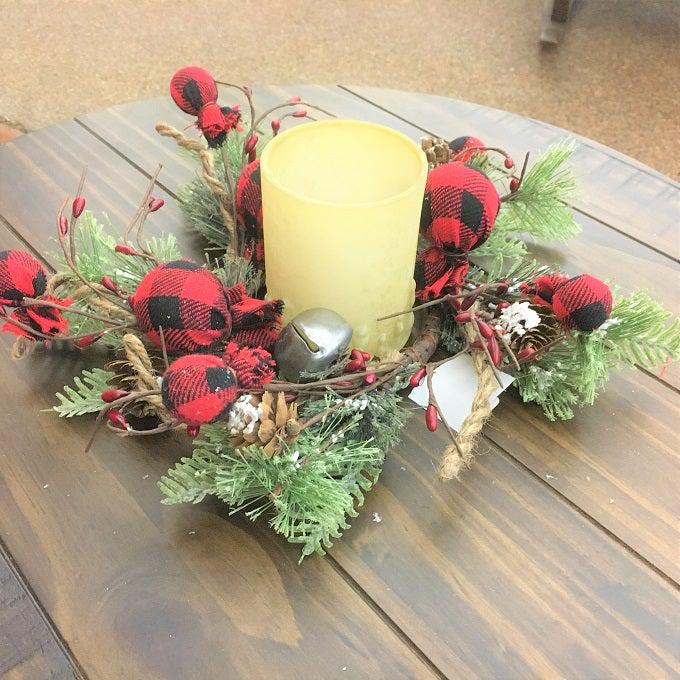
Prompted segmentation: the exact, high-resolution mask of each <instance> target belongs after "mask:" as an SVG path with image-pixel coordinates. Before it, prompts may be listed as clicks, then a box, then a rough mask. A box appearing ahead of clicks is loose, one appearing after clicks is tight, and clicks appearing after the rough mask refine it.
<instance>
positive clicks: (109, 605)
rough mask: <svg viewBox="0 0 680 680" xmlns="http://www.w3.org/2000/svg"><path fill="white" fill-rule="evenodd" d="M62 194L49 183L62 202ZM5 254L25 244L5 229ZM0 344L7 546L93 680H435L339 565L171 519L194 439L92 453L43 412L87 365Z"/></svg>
mask: <svg viewBox="0 0 680 680" xmlns="http://www.w3.org/2000/svg"><path fill="white" fill-rule="evenodd" d="M78 129H81V128H78ZM83 132H84V131H83ZM84 134H86V135H87V136H88V137H91V136H90V135H89V133H85V132H84ZM101 146H102V149H101V150H100V153H99V154H98V155H97V157H96V158H95V157H94V154H93V158H92V164H93V166H95V167H93V168H92V170H94V171H95V172H94V176H95V177H97V176H98V169H97V168H96V166H97V164H98V163H100V162H101V163H102V164H103V166H104V167H111V166H110V165H108V164H109V163H114V160H113V159H111V158H107V154H109V153H112V152H110V151H109V150H108V149H106V147H104V145H101ZM0 151H2V152H4V149H2V150H0ZM12 156H14V154H12ZM0 167H1V168H3V169H4V170H6V169H7V167H8V166H7V165H3V163H2V159H1V154H0ZM125 167H126V168H129V167H130V166H129V165H127V164H125ZM33 172H36V173H37V174H41V172H42V171H41V170H39V169H38V168H33ZM133 172H136V171H133ZM112 177H116V178H119V175H118V174H115V175H112ZM139 178H140V180H142V177H141V175H139ZM25 179H26V180H27V181H30V180H29V179H28V178H27V177H25ZM70 179H71V178H70V177H64V178H63V182H64V184H65V183H67V182H69V181H70ZM34 181H35V180H34ZM57 181H60V180H57ZM114 181H116V180H114ZM91 186H96V185H91ZM101 188H102V189H103V188H104V187H101ZM63 191H65V187H64V186H63V185H59V184H55V185H54V186H53V193H54V195H55V197H58V196H59V195H61V193H63ZM95 193H96V195H97V197H98V198H97V200H98V201H101V202H100V203H98V205H99V207H100V209H107V208H109V207H110V208H112V207H113V206H109V205H108V204H107V200H108V199H107V198H106V197H107V196H109V195H110V194H109V193H108V192H106V191H103V192H102V193H101V194H100V193H99V191H96V192H95ZM100 196H101V198H100ZM50 200H51V199H50ZM19 204H20V202H19V203H17V205H19ZM4 205H5V203H3V202H0V206H4ZM35 208H36V206H34V210H35V212H36V213H38V214H40V213H41V211H40V209H37V210H36V209H35ZM44 208H45V210H46V211H49V206H48V205H45V206H44ZM1 209H2V208H1V207H0V210H1ZM12 214H13V215H14V216H16V217H21V219H19V221H18V222H19V224H20V225H22V226H24V225H27V224H30V223H31V219H30V214H27V215H24V214H23V213H21V212H20V213H12ZM24 218H25V220H26V221H25V222H24V221H23V220H24ZM36 232H37V233H36V235H35V236H31V241H32V242H33V244H34V245H35V246H36V249H37V250H38V251H39V252H42V251H45V250H46V249H47V248H46V243H47V237H46V236H45V235H44V233H45V232H43V231H41V230H36ZM0 244H2V247H15V246H18V245H19V244H18V243H17V240H16V238H15V237H14V236H13V235H12V234H11V233H10V232H9V231H7V229H6V225H4V223H2V222H0ZM2 344H3V348H2V349H3V351H2V352H1V353H0V370H1V371H2V374H3V394H6V395H12V404H13V406H12V407H9V408H8V407H5V408H4V409H1V410H0V431H2V432H3V433H7V436H4V442H3V444H4V445H3V448H2V452H1V453H0V458H1V460H2V466H1V468H0V507H2V509H3V510H2V513H0V535H1V536H2V537H3V539H4V540H5V541H6V544H7V546H8V548H9V549H10V551H11V554H12V555H13V557H14V559H15V560H16V561H17V562H18V564H19V565H20V566H21V568H22V570H23V571H24V573H25V574H26V576H27V578H28V580H29V582H30V583H31V586H32V587H33V589H34V591H35V592H36V594H37V596H38V598H39V600H40V602H41V603H42V605H43V607H44V608H45V610H46V611H47V612H48V613H49V615H50V616H51V617H52V619H53V620H54V622H55V624H56V625H57V626H58V628H59V631H60V633H61V635H62V636H63V638H64V639H65V640H66V642H67V643H68V644H69V646H70V648H71V649H72V650H73V653H74V654H75V656H76V658H77V659H78V660H79V662H80V663H81V665H82V666H83V668H84V669H85V672H86V673H87V676H88V677H89V678H105V679H109V678H110V679H111V680H114V679H115V680H119V679H120V678H145V679H146V678H159V679H162V680H169V679H171V678H177V679H178V680H191V679H193V678H201V680H204V679H207V678H220V679H222V678H224V677H230V678H248V679H250V678H272V677H276V678H300V677H328V678H342V677H347V676H346V670H351V671H352V673H354V675H355V677H366V678H368V677H384V678H393V677H402V678H411V677H417V678H428V677H432V676H433V674H434V675H435V676H436V674H435V673H434V672H433V670H432V669H431V667H430V665H429V664H427V663H424V662H423V661H421V660H420V657H419V654H418V652H417V650H416V651H414V650H413V649H412V647H411V646H409V645H408V644H405V643H404V642H403V641H402V639H401V637H400V634H399V632H398V631H397V632H395V631H394V630H393V629H392V627H391V626H390V624H389V622H385V621H384V620H383V619H382V618H380V613H379V612H376V611H374V610H373V609H372V608H371V606H370V604H369V603H366V602H365V601H364V600H362V598H361V597H360V595H359V594H357V593H356V592H355V590H353V587H352V585H351V584H348V583H347V582H346V581H345V580H344V579H343V577H342V576H341V575H339V574H338V573H337V572H336V571H335V570H334V569H333V568H332V566H331V565H330V564H329V563H327V562H325V561H323V560H308V561H307V562H306V563H305V564H304V565H303V566H302V567H298V566H297V558H298V551H297V548H296V547H294V546H291V545H288V544H286V543H285V542H283V541H281V540H279V539H278V538H277V537H275V536H274V535H273V534H272V532H271V531H270V530H268V529H267V528H266V526H262V525H261V526H253V525H252V524H251V523H250V522H248V521H246V520H244V519H243V518H239V519H237V520H232V519H230V518H229V517H228V509H227V508H226V506H224V505H222V504H213V505H212V506H211V505H210V504H207V503H206V504H203V505H201V506H198V507H195V508H194V507H191V508H173V509H168V508H165V507H164V506H162V505H161V504H160V493H159V491H158V489H157V488H156V484H155V482H156V480H157V479H158V478H159V477H160V476H161V475H162V474H163V473H164V472H165V471H166V470H167V469H168V467H170V466H171V465H173V464H174V462H175V461H176V460H178V459H179V458H180V457H181V456H182V455H187V454H189V452H190V447H189V444H188V442H187V440H186V439H185V438H178V439H176V440H174V439H169V438H168V439H165V440H163V439H161V440H158V439H157V440H155V441H154V442H149V441H145V442H132V441H125V442H121V441H120V440H119V439H117V438H116V437H107V436H104V437H100V438H99V439H98V441H97V443H96V445H95V446H94V448H93V450H92V451H91V453H90V454H87V455H85V454H84V453H83V448H84V445H85V442H86V441H87V438H88V437H89V432H90V428H91V425H92V419H87V418H84V419H81V420H79V421H77V422H76V421H60V420H59V419H58V418H57V417H56V415H55V414H51V413H44V412H42V411H44V409H49V407H50V406H51V405H52V404H53V403H54V397H53V395H54V392H55V391H57V390H59V389H61V387H62V386H63V385H64V384H65V383H68V382H70V381H71V380H72V377H73V375H76V374H77V373H78V372H79V371H80V370H81V368H82V367H83V364H82V357H81V354H80V353H77V352H74V353H70V354H69V353H66V354H63V353H58V352H47V351H40V350H39V351H37V352H36V353H35V354H34V355H33V356H32V357H31V358H30V359H29V360H27V361H23V362H12V360H11V359H10V357H9V351H8V350H9V344H10V340H9V338H8V337H7V336H4V337H3V338H2ZM19 405H20V406H19ZM10 431H11V433H10ZM27 632H30V631H27ZM28 644H33V645H36V644H40V640H39V638H38V637H37V636H34V637H33V639H32V640H31V639H29V640H28V641H27V645H28ZM47 661H49V660H47ZM343 669H345V670H343ZM24 670H25V672H26V673H30V672H31V668H30V667H29V666H26V667H25V669H24ZM24 670H22V671H21V672H24ZM48 671H49V672H55V673H56V672H58V671H59V669H58V667H57V666H55V665H52V666H51V667H50V668H47V667H46V669H45V676H44V677H46V678H47V677H51V676H50V675H48V674H47V673H48ZM13 672H15V673H18V672H19V670H16V671H13ZM317 674H318V675H317ZM14 677H16V678H20V677H23V676H21V675H18V676H17V675H15V676H14ZM26 677H28V678H30V677H31V676H30V675H27V676H26ZM55 677H59V676H58V675H55Z"/></svg>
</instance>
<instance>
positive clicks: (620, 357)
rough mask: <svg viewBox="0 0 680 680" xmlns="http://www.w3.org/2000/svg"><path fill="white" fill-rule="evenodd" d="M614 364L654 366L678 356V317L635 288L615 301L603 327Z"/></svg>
mask: <svg viewBox="0 0 680 680" xmlns="http://www.w3.org/2000/svg"><path fill="white" fill-rule="evenodd" d="M606 333H607V334H606V339H607V348H608V352H609V359H610V362H612V364H613V365H618V364H627V365H631V366H632V365H635V364H637V365H638V366H642V367H643V368H648V369H651V368H654V367H656V366H659V365H662V364H663V363H665V362H666V361H677V360H678V359H680V319H677V318H676V319H674V318H673V315H672V314H671V313H670V312H669V311H667V310H666V309H664V308H663V306H662V305H660V304H659V303H658V302H656V301H655V300H653V299H652V298H651V297H650V296H649V294H648V293H647V292H645V291H638V292H636V293H633V294H632V295H629V296H627V297H624V298H621V299H620V300H618V301H617V303H616V304H615V305H614V307H613V309H612V314H611V319H610V320H609V321H608V322H607V330H606Z"/></svg>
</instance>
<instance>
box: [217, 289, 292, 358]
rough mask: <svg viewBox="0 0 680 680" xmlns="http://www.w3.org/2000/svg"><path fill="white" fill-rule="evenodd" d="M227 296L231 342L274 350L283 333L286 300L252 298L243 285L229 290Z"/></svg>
mask: <svg viewBox="0 0 680 680" xmlns="http://www.w3.org/2000/svg"><path fill="white" fill-rule="evenodd" d="M226 295H227V301H228V302H229V310H230V312H231V318H232V331H233V332H232V335H231V339H232V340H233V341H234V342H236V343H237V344H239V345H241V346H247V347H262V348H263V349H266V350H270V349H272V348H273V347H274V343H275V342H276V339H277V338H278V337H279V333H280V331H281V324H282V313H283V301H282V300H260V299H259V298H252V297H249V296H248V295H247V294H246V289H245V286H244V285H243V284H242V283H238V284H236V285H235V286H232V287H231V288H229V289H228V290H227V291H226Z"/></svg>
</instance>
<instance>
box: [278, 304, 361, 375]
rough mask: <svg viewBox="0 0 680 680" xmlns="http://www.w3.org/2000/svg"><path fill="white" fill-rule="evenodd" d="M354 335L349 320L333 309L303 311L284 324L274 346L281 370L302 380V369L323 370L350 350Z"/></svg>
mask: <svg viewBox="0 0 680 680" xmlns="http://www.w3.org/2000/svg"><path fill="white" fill-rule="evenodd" d="M352 334H353V330H352V327H351V326H350V325H349V324H348V323H347V321H345V319H343V318H342V317H341V316H340V315H339V314H337V313H336V312H334V311H332V310H330V309H324V308H322V307H317V308H314V309H307V310H305V311H304V312H301V313H300V314H298V315H297V316H296V317H294V318H293V319H291V321H290V322H289V323H287V324H286V325H285V326H284V327H283V329H282V330H281V333H280V334H279V337H278V340H277V341H276V344H275V345H274V358H275V359H276V364H277V366H278V369H279V373H280V374H281V375H282V376H283V377H284V378H286V379H287V380H290V381H291V382H299V381H300V379H301V374H302V372H303V371H306V372H309V373H314V372H317V371H323V370H324V369H326V368H328V367H329V366H330V365H331V364H332V363H333V362H335V361H337V360H338V359H339V358H340V357H341V356H342V354H343V353H344V352H345V351H346V350H347V348H348V347H349V343H350V341H351V340H352Z"/></svg>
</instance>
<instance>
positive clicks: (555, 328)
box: [513, 305, 562, 352]
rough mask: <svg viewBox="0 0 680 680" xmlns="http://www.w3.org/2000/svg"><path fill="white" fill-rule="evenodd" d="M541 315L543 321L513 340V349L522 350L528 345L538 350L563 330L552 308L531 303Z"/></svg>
mask: <svg viewBox="0 0 680 680" xmlns="http://www.w3.org/2000/svg"><path fill="white" fill-rule="evenodd" d="M531 309H533V310H534V311H535V312H536V313H537V314H538V315H539V316H540V317H541V323H540V324H539V325H538V326H536V327H535V328H530V329H529V330H528V331H527V332H526V333H525V334H524V335H522V336H521V337H518V338H517V339H516V340H515V341H514V342H513V350H514V351H516V352H520V351H521V350H523V349H525V348H527V347H533V348H534V349H536V350H538V349H541V347H545V345H548V344H550V343H551V342H552V341H553V340H554V339H555V338H556V337H557V336H558V335H559V334H560V333H561V332H562V329H561V327H560V322H559V321H558V320H557V319H556V318H555V315H554V314H553V313H552V310H551V309H550V308H549V307H544V306H543V305H531Z"/></svg>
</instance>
